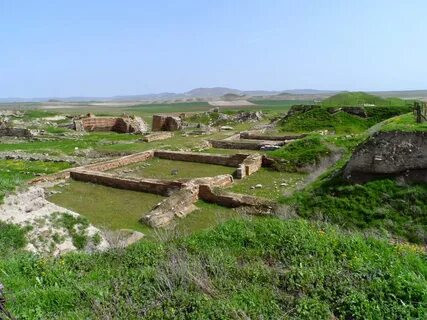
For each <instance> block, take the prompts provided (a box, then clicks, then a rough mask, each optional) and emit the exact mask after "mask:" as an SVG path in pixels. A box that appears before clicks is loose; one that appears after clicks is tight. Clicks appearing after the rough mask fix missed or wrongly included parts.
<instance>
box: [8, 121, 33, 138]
mask: <svg viewBox="0 0 427 320" xmlns="http://www.w3.org/2000/svg"><path fill="white" fill-rule="evenodd" d="M35 135H37V132H36V131H35V130H31V129H27V128H15V127H11V126H9V123H7V122H6V121H2V120H0V137H17V138H32V137H34V136H35Z"/></svg>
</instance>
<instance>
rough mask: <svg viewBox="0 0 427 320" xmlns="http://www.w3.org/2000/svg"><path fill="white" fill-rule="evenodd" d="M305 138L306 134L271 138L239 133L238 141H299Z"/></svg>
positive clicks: (262, 135)
mask: <svg viewBox="0 0 427 320" xmlns="http://www.w3.org/2000/svg"><path fill="white" fill-rule="evenodd" d="M305 136H307V135H306V134H294V135H284V136H271V135H265V134H257V133H252V132H241V133H240V139H252V140H269V141H285V140H295V139H301V138H304V137H305Z"/></svg>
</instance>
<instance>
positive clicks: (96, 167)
mask: <svg viewBox="0 0 427 320" xmlns="http://www.w3.org/2000/svg"><path fill="white" fill-rule="evenodd" d="M153 156H154V151H152V150H149V151H144V152H140V153H135V154H132V155H129V156H124V157H120V158H117V159H113V160H109V161H103V162H99V163H94V164H90V165H87V166H84V167H81V168H83V169H86V170H93V171H107V170H111V169H115V168H119V167H123V166H126V165H129V164H133V163H138V162H142V161H146V160H148V159H151V158H152V157H153Z"/></svg>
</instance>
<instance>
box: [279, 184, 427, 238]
mask: <svg viewBox="0 0 427 320" xmlns="http://www.w3.org/2000/svg"><path fill="white" fill-rule="evenodd" d="M281 202H283V203H286V204H290V205H292V206H293V207H294V208H295V209H296V211H297V213H298V214H299V215H300V216H301V217H304V218H309V219H321V220H326V221H329V222H332V223H336V224H338V225H340V226H342V227H344V228H348V229H369V230H370V231H371V232H374V233H379V234H383V235H384V234H385V235H391V236H396V237H399V238H403V239H407V240H408V241H411V242H415V243H427V185H426V184H414V185H408V186H406V185H405V186H401V185H399V184H398V183H397V182H395V181H392V180H377V181H372V182H368V183H366V184H364V185H357V184H356V185H352V184H347V183H345V182H343V181H341V180H340V179H339V178H332V179H329V180H328V179H324V181H323V182H321V183H320V184H319V185H318V186H317V187H312V188H310V189H309V190H306V191H301V192H298V193H296V194H294V195H293V196H292V197H288V198H283V199H282V201H281Z"/></svg>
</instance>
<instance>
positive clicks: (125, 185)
mask: <svg viewBox="0 0 427 320" xmlns="http://www.w3.org/2000/svg"><path fill="white" fill-rule="evenodd" d="M70 177H71V178H73V179H74V180H77V181H83V182H91V183H95V184H100V185H104V186H107V187H112V188H118V189H124V190H132V191H141V192H147V193H154V194H158V195H162V196H165V197H167V196H170V195H171V194H172V193H173V192H175V191H177V190H179V189H181V188H182V186H183V185H184V183H182V182H179V181H168V180H158V179H133V178H122V177H119V176H116V175H113V174H110V173H106V172H99V171H90V170H83V169H80V170H73V171H71V172H70Z"/></svg>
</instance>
